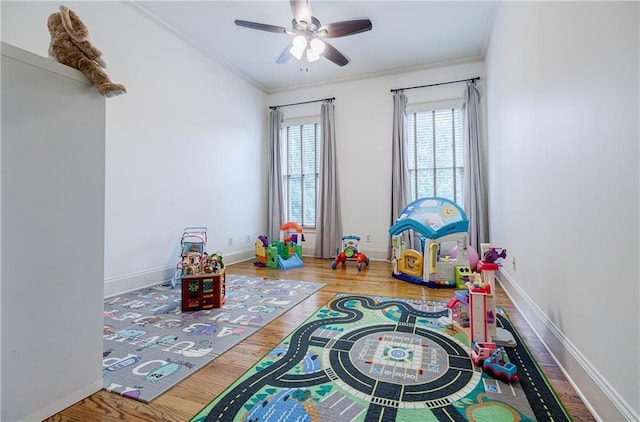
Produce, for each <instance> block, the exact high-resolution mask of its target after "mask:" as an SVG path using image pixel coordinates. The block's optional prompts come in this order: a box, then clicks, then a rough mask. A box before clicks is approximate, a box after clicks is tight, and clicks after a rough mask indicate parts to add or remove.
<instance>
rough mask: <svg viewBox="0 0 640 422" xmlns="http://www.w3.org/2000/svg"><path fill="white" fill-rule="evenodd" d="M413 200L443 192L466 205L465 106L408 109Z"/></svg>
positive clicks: (408, 137) (408, 140) (408, 154)
mask: <svg viewBox="0 0 640 422" xmlns="http://www.w3.org/2000/svg"><path fill="white" fill-rule="evenodd" d="M407 117H408V125H407V135H408V136H407V143H408V145H407V156H408V169H409V180H410V183H411V195H412V198H411V199H412V200H415V199H418V198H422V197H430V196H439V197H443V198H447V199H450V200H452V201H454V202H456V203H458V205H460V206H462V201H463V198H462V177H463V175H464V165H463V156H462V143H463V140H462V109H461V108H459V107H458V108H455V107H454V108H441V109H437V110H428V111H416V112H412V113H407Z"/></svg>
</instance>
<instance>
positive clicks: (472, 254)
mask: <svg viewBox="0 0 640 422" xmlns="http://www.w3.org/2000/svg"><path fill="white" fill-rule="evenodd" d="M468 249H469V267H471V269H472V270H475V269H476V266H477V265H478V261H480V256H479V255H478V251H476V250H475V249H474V248H473V246H471V245H469V247H468ZM449 257H450V258H451V259H458V247H457V245H456V246H454V247H453V248H451V250H450V251H449Z"/></svg>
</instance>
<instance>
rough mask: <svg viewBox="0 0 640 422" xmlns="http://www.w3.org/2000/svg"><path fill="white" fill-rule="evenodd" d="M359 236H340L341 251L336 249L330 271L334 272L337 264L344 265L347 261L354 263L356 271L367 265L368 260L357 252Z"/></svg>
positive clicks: (361, 253)
mask: <svg viewBox="0 0 640 422" xmlns="http://www.w3.org/2000/svg"><path fill="white" fill-rule="evenodd" d="M359 242H360V236H353V235H351V236H342V250H340V249H336V258H335V259H334V261H333V262H332V263H331V269H332V270H335V269H336V267H337V266H338V264H342V265H343V266H345V265H346V262H347V261H355V262H356V266H357V268H358V271H362V268H364V266H365V265H367V266H368V265H369V258H367V255H365V254H364V253H363V252H360V251H359V250H358V243H359Z"/></svg>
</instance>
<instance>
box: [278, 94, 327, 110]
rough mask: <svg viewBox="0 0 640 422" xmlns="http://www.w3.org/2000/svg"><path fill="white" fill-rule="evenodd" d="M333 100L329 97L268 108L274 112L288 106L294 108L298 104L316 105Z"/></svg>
mask: <svg viewBox="0 0 640 422" xmlns="http://www.w3.org/2000/svg"><path fill="white" fill-rule="evenodd" d="M335 99H336V97H331V98H323V99H321V100H311V101H303V102H301V103H291V104H282V105H277V106H269V110H276V109H278V108H280V107H288V106H294V105H300V104H311V103H318V102H320V101H333V100H335Z"/></svg>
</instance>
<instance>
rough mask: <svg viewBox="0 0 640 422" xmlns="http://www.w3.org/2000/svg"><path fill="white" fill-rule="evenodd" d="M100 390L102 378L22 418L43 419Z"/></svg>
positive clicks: (25, 419)
mask: <svg viewBox="0 0 640 422" xmlns="http://www.w3.org/2000/svg"><path fill="white" fill-rule="evenodd" d="M100 390H102V378H100V379H99V380H96V381H94V382H92V383H91V384H89V385H87V386H86V387H83V388H81V389H80V390H77V391H74V392H73V393H71V394H69V395H68V396H66V397H63V398H62V399H60V400H58V401H56V402H55V403H51V404H50V405H48V406H47V407H44V408H42V409H39V410H38V411H36V412H34V413H32V414H31V415H29V416H27V417H25V418H24V419H22V420H23V421H25V422H29V421H42V420H45V419H47V418H49V417H51V416H53V415H55V414H56V413H58V412H61V411H62V410H64V409H66V408H67V407H69V406H71V405H73V404H75V403H77V402H79V401H80V400H82V399H84V398H86V397H89V396H90V395H92V394H93V393H95V392H98V391H100Z"/></svg>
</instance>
